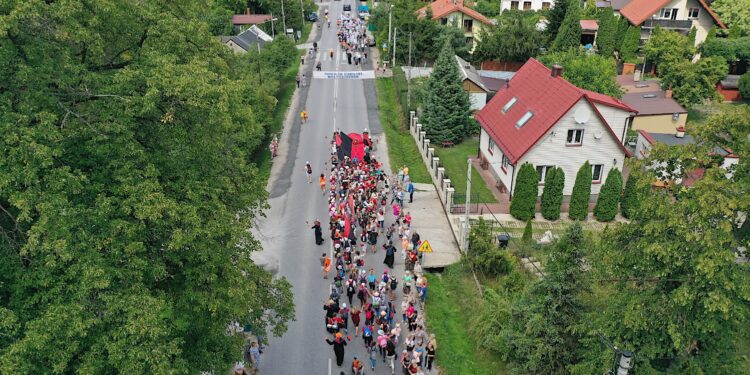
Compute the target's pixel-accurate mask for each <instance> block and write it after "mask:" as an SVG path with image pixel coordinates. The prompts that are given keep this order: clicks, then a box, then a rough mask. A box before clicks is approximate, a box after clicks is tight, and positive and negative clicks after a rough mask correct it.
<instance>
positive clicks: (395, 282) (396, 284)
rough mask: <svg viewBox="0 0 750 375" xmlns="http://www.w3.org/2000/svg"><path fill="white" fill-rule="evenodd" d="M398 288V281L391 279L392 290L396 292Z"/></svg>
mask: <svg viewBox="0 0 750 375" xmlns="http://www.w3.org/2000/svg"><path fill="white" fill-rule="evenodd" d="M396 288H398V280H396V279H395V278H393V279H391V290H396Z"/></svg>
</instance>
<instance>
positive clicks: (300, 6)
mask: <svg viewBox="0 0 750 375" xmlns="http://www.w3.org/2000/svg"><path fill="white" fill-rule="evenodd" d="M299 9H300V11H302V15H301V17H302V26H300V28H301V30H300V32H302V30H304V29H305V6H304V5H302V0H299Z"/></svg>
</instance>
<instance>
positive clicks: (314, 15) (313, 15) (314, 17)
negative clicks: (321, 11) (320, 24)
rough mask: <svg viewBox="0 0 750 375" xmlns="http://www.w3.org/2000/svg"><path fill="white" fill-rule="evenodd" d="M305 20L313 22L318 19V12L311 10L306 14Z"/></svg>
mask: <svg viewBox="0 0 750 375" xmlns="http://www.w3.org/2000/svg"><path fill="white" fill-rule="evenodd" d="M307 20H308V21H310V22H315V21H317V20H318V13H315V12H312V13H310V14H308V15H307Z"/></svg>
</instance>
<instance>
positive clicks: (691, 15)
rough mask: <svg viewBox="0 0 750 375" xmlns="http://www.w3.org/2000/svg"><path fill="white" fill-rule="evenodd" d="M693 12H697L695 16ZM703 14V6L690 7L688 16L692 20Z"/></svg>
mask: <svg viewBox="0 0 750 375" xmlns="http://www.w3.org/2000/svg"><path fill="white" fill-rule="evenodd" d="M693 12H695V16H694V15H693ZM700 15H701V8H689V9H688V18H689V19H691V20H694V19H697V18H698V17H700Z"/></svg>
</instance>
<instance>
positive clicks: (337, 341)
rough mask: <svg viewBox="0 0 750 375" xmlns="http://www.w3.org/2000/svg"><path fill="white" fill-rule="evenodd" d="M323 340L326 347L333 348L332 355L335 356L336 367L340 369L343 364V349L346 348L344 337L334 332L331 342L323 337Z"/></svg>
mask: <svg viewBox="0 0 750 375" xmlns="http://www.w3.org/2000/svg"><path fill="white" fill-rule="evenodd" d="M323 339H324V340H326V343H328V345H331V346H333V353H334V354H336V366H339V367H341V365H342V364H343V363H344V347H345V346H346V340H344V336H343V335H342V334H341V332H336V337H335V338H334V339H333V340H330V339H328V338H327V337H324V338H323Z"/></svg>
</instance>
